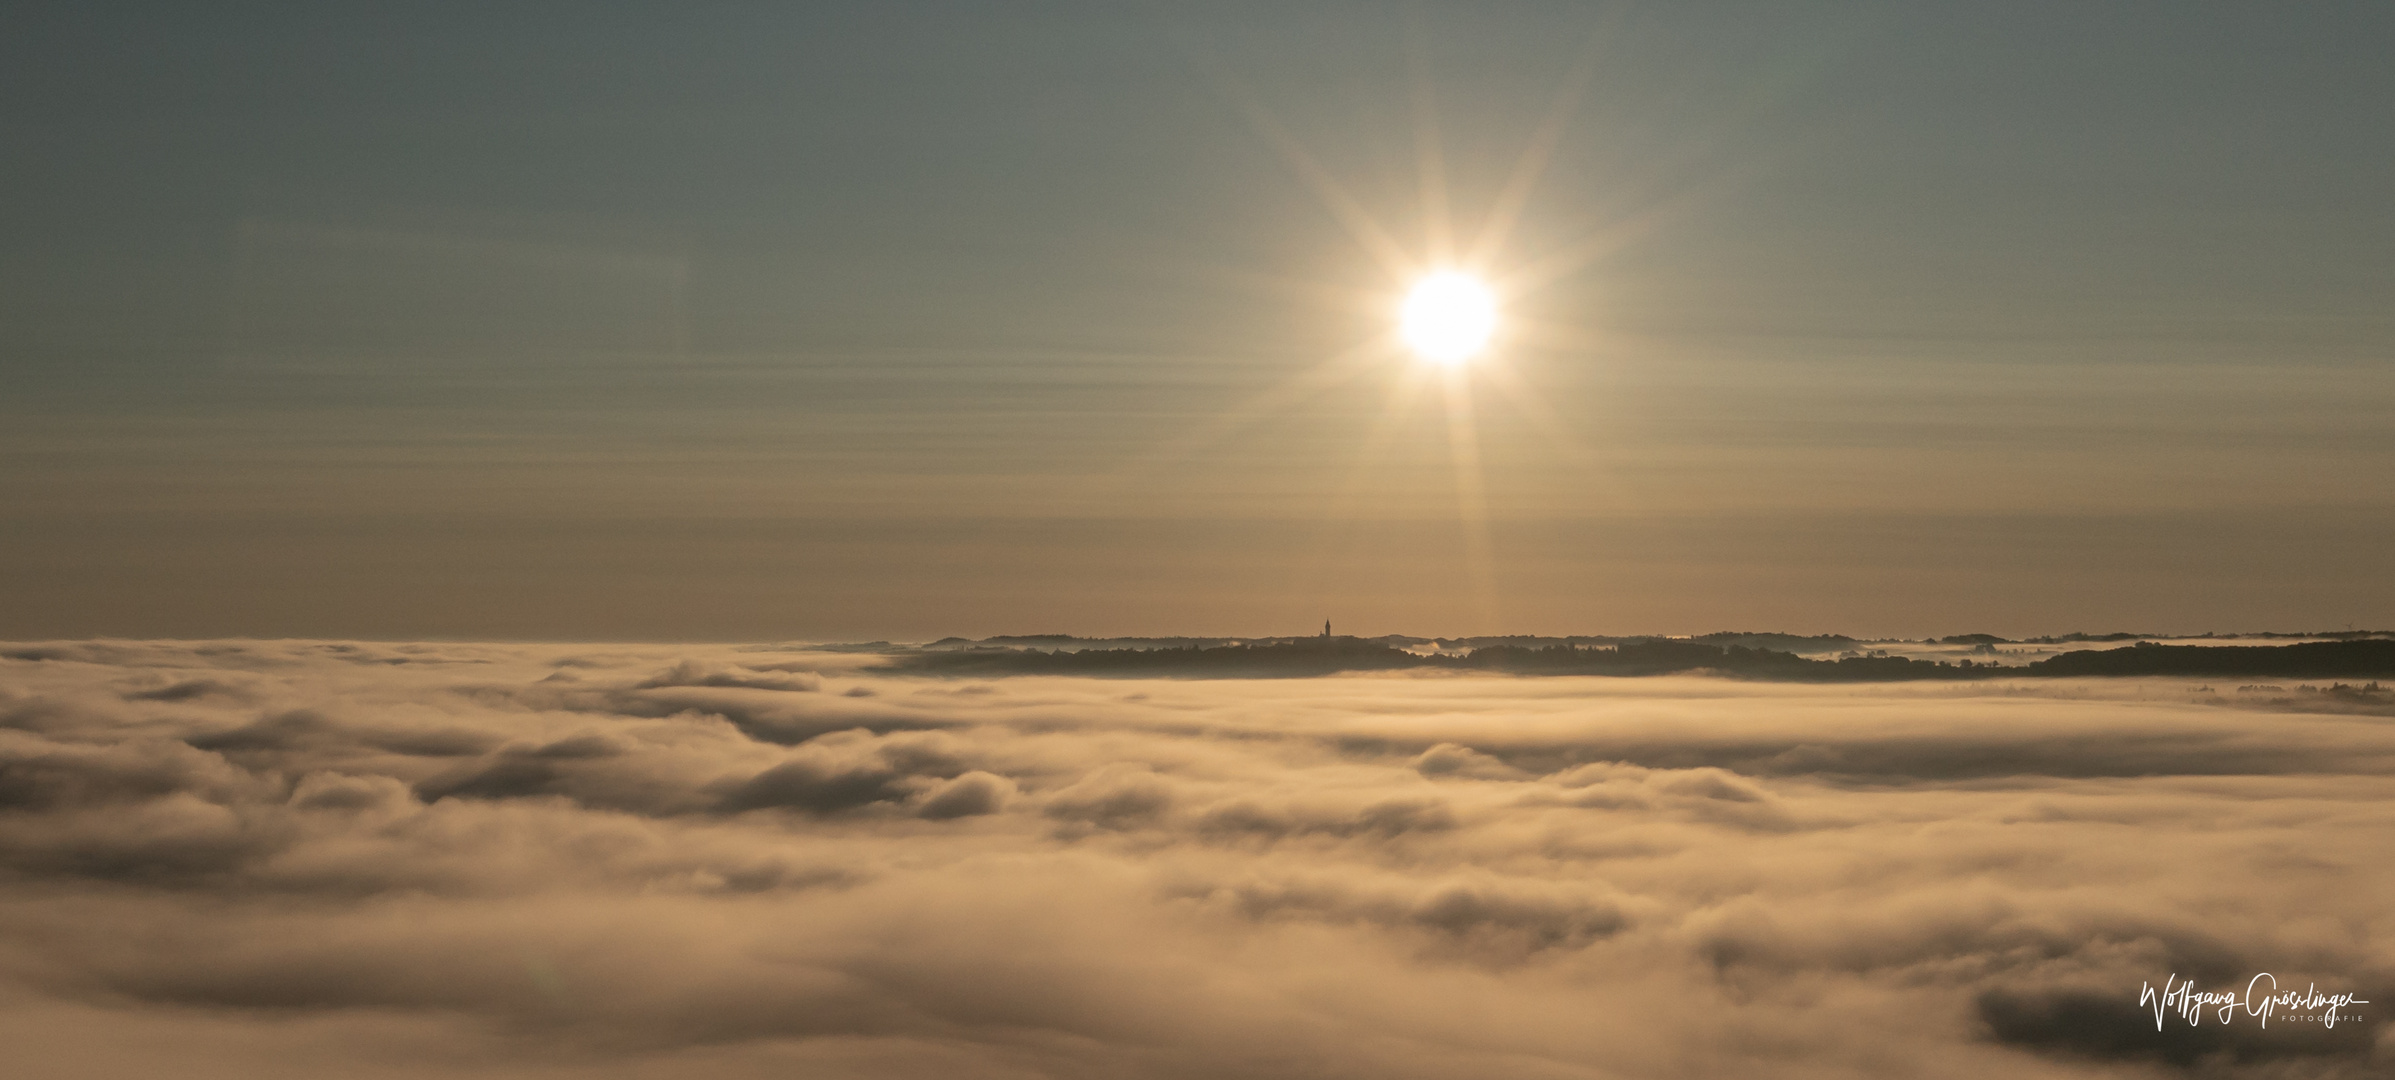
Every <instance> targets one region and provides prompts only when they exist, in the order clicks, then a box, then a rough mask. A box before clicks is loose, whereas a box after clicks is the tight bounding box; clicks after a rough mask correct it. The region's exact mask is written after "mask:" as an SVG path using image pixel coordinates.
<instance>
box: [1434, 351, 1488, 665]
mask: <svg viewBox="0 0 2395 1080" xmlns="http://www.w3.org/2000/svg"><path fill="white" fill-rule="evenodd" d="M1445 374H1446V379H1445V380H1444V382H1445V385H1444V387H1443V389H1445V391H1446V399H1447V455H1448V459H1449V461H1450V462H1451V463H1452V464H1453V466H1454V468H1455V502H1456V516H1457V518H1458V520H1459V523H1460V524H1461V525H1462V527H1463V533H1464V575H1465V579H1466V580H1467V581H1468V582H1469V583H1470V586H1471V589H1472V599H1473V604H1474V607H1475V609H1476V613H1477V614H1478V615H1479V617H1480V621H1481V625H1483V626H1485V627H1495V626H1498V625H1500V623H1499V621H1498V618H1497V615H1498V612H1497V580H1496V558H1495V554H1494V552H1493V550H1492V545H1491V543H1490V539H1489V508H1488V491H1487V487H1486V482H1485V479H1486V478H1485V477H1484V476H1483V474H1482V472H1481V468H1480V430H1479V425H1478V424H1477V423H1476V419H1475V417H1474V415H1473V411H1472V388H1471V382H1470V380H1468V379H1467V378H1465V377H1464V375H1463V374H1462V373H1461V372H1457V371H1452V370H1451V371H1448V372H1446V373H1445Z"/></svg>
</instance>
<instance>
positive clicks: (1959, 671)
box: [890, 635, 2395, 682]
mask: <svg viewBox="0 0 2395 1080" xmlns="http://www.w3.org/2000/svg"><path fill="white" fill-rule="evenodd" d="M1739 636H1744V635H1739ZM1405 668H1444V669H1451V670H1470V671H1497V672H1511V673H1516V674H1524V675H1614V676H1637V675H1669V674H1675V673H1681V672H1691V671H1708V672H1714V673H1717V674H1722V675H1731V676H1738V677H1743V678H1756V679H1773V680H1783V681H1800V682H1895V681H1904V680H1921V679H1947V680H1954V679H1986V678H1999V677H2015V678H2018V677H2032V678H2055V677H2067V676H2085V675H2097V676H2129V675H2188V676H2206V677H2223V678H2231V677H2243V676H2253V677H2266V678H2312V679H2335V678H2375V677H2379V676H2386V675H2395V641H2390V640H2385V639H2371V640H2358V641H2313V642H2304V643H2300V644H2295V645H2266V646H2230V645H2155V644H2153V643H2151V642H2140V643H2138V644H2137V645H2134V646H2130V647H2127V648H2117V649H2091V650H2082V651H2078V652H2069V653H2064V654H2062V655H2060V656H2055V657H2051V658H2048V659H2045V660H2039V661H2036V662H2033V663H2028V664H2021V665H2005V664H1996V663H1976V662H1973V661H1970V660H1960V661H1954V662H1947V661H1942V660H1916V659H1910V658H1907V657H1901V656H1847V657H1843V658H1841V659H1836V660H1815V659H1810V658H1807V657H1803V656H1799V655H1796V654H1795V653H1792V652H1783V651H1780V650H1776V649H1762V648H1748V647H1745V646H1742V645H1727V646H1724V645H1715V644H1711V643H1709V642H1706V641H1702V640H1684V639H1661V640H1646V641H1627V642H1624V643H1622V644H1619V645H1612V646H1580V645H1573V644H1561V645H1545V646H1537V647H1531V646H1523V645H1488V646H1483V647H1481V648H1477V649H1474V650H1472V651H1471V652H1470V653H1468V654H1464V655H1460V656H1458V655H1451V654H1431V655H1426V654H1423V653H1416V652H1409V651H1406V650H1404V649H1400V648H1395V647H1392V646H1389V645H1386V644H1382V643H1381V642H1379V641H1377V640H1364V639H1358V638H1300V639H1295V640H1284V641H1277V642H1271V643H1265V644H1233V645H1215V646H1198V645H1190V646H1184V647H1180V648H1162V649H1080V650H1064V649H1055V650H1041V649H1036V648H1034V649H1023V648H1010V647H1004V646H988V645H982V646H976V647H973V648H967V649H951V650H946V651H936V652H922V653H916V654H913V655H907V656H900V657H897V658H895V659H893V660H892V662H891V664H890V669H892V670H898V671H913V672H922V673H925V674H942V675H967V674H986V675H1121V676H1184V677H1196V678H1209V677H1210V678H1258V677H1265V678H1272V677H1280V678H1293V677H1304V676H1312V675H1330V674H1336V673H1339V672H1347V671H1389V670H1397V669H1405Z"/></svg>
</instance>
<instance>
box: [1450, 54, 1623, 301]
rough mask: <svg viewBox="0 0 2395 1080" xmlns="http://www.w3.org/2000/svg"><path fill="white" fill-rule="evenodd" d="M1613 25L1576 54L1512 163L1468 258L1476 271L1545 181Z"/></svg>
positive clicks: (1493, 255) (1501, 242) (1501, 244)
mask: <svg viewBox="0 0 2395 1080" xmlns="http://www.w3.org/2000/svg"><path fill="white" fill-rule="evenodd" d="M1615 18H1618V16H1615ZM1613 22H1614V18H1608V19H1606V20H1605V21H1604V22H1603V23H1601V24H1600V25H1599V26H1598V27H1597V29H1596V30H1595V31H1594V32H1592V33H1591V34H1590V35H1589V38H1588V43H1587V44H1586V45H1584V46H1583V47H1582V48H1581V50H1580V58H1579V60H1578V61H1577V62H1576V63H1574V64H1573V65H1572V67H1571V69H1570V70H1569V71H1567V72H1566V73H1565V75H1564V79H1563V84H1562V85H1561V86H1559V87H1557V88H1556V91H1555V96H1554V98H1553V99H1552V100H1551V101H1550V102H1549V103H1548V106H1547V114H1546V115H1545V116H1544V117H1542V118H1541V119H1540V121H1539V125H1538V128H1537V129H1536V131H1535V132H1534V133H1533V134H1532V135H1531V138H1530V145H1528V146H1526V147H1524V148H1523V150H1522V156H1521V157H1519V158H1517V159H1515V161H1514V169H1513V174H1512V175H1511V176H1509V177H1507V178H1506V181H1505V187H1504V188H1502V189H1500V190H1499V192H1498V194H1497V199H1496V202H1495V204H1494V205H1493V206H1492V207H1491V208H1490V210H1489V216H1488V219H1487V220H1486V222H1484V223H1483V224H1482V226H1481V230H1480V235H1479V237H1477V238H1476V239H1475V240H1474V242H1473V245H1472V252H1471V256H1470V257H1471V260H1472V262H1473V263H1474V264H1475V265H1480V266H1487V265H1489V264H1490V263H1492V262H1493V261H1494V260H1495V259H1496V257H1497V254H1498V253H1499V252H1500V251H1503V250H1504V249H1505V245H1506V242H1507V241H1508V240H1510V239H1512V236H1513V230H1514V227H1515V226H1516V225H1518V224H1520V222H1521V216H1522V210H1523V208H1524V207H1525V206H1527V205H1528V204H1529V201H1530V193H1531V191H1532V190H1534V189H1536V188H1537V187H1538V182H1539V180H1540V179H1541V178H1542V177H1544V176H1545V175H1546V172H1547V164H1548V162H1549V161H1550V160H1552V159H1553V157H1554V154H1555V147H1556V146H1557V145H1558V144H1559V143H1561V142H1562V141H1563V133H1564V129H1565V128H1566V127H1567V126H1568V125H1569V124H1570V123H1571V120H1572V115H1573V114H1574V113H1576V112H1578V111H1579V110H1580V102H1581V99H1582V98H1583V97H1584V96H1585V95H1586V94H1587V92H1588V85H1589V83H1590V82H1591V81H1592V80H1594V79H1595V78H1596V74H1597V60H1598V57H1599V54H1600V53H1601V52H1602V50H1603V48H1604V45H1605V44H1606V42H1607V41H1608V40H1610V38H1611V33H1612V30H1613Z"/></svg>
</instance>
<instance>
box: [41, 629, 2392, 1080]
mask: <svg viewBox="0 0 2395 1080" xmlns="http://www.w3.org/2000/svg"><path fill="white" fill-rule="evenodd" d="M873 659H874V658H872V657H861V656H843V655H831V654H821V653H808V652H804V651H803V650H797V649H766V648H745V649H743V648H732V647H721V646H709V647H689V648H683V647H628V646H588V647H576V646H532V645H504V646H497V645H494V646H475V645H397V646H395V645H366V644H343V643H320V642H223V643H179V644H146V643H122V642H84V643H55V644H42V645H14V646H0V1038H4V1039H6V1040H7V1043H8V1045H9V1046H10V1047H11V1051H10V1055H11V1058H12V1059H14V1060H16V1061H19V1062H22V1063H23V1064H24V1065H25V1066H26V1067H28V1069H29V1071H28V1072H26V1073H23V1075H37V1076H44V1077H50V1076H56V1077H83V1076H90V1077H100V1076H122V1075H134V1074H151V1073H164V1072H169V1071H171V1072H173V1073H174V1074H176V1075H184V1076H200V1077H207V1076H241V1077H280V1076H293V1077H298V1076H320V1075H332V1074H340V1075H350V1076H365V1077H385V1076H388V1077H412V1076H569V1075H570V1076H626V1077H648V1076H682V1075H692V1074H694V1073H701V1074H704V1075H716V1076H746V1075H758V1076H763V1075H773V1076H789V1075H807V1076H857V1077H907V1076H941V1077H949V1076H993V1077H1013V1076H1023V1077H1030V1076H1054V1077H1114V1076H1156V1077H1216V1076H1226V1075H1238V1076H1257V1077H1301V1076H1302V1077H1347V1076H1354V1077H1423V1078H1431V1077H1485V1076H1493V1075H1505V1076H1525V1077H1616V1076H1620V1077H1682V1076H1685V1077H1709V1076H1725V1075H1754V1076H1798V1077H1876V1076H1887V1077H1911V1076H1926V1075H1935V1076H1949V1077H1971V1076H1987V1077H1997V1076H2003V1077H2024V1076H2026V1077H2041V1076H2043V1077H2082V1076H2099V1075H2101V1076H2118V1075H2158V1076H2160V1075H2198V1076H2251V1077H2272V1078H2289V1077H2315V1078H2329V1077H2339V1078H2342V1077H2363V1076H2377V1075H2384V1074H2385V1072H2386V1070H2388V1069H2389V1068H2390V1067H2391V1066H2395V1036H2391V1035H2390V1029H2389V1028H2388V1027H2387V1026H2386V1025H2385V1024H2384V1023H2383V1022H2382V1021H2381V1019H2380V1016H2381V1014H2382V1012H2383V1010H2384V1009H2385V1006H2384V1005H2373V1006H2369V1007H2364V1008H2362V1009H2361V1010H2360V1015H2359V1018H2358V1019H2355V1020H2351V1021H2348V1022H2346V1023H2343V1024H2339V1025H2338V1026H2336V1027H2335V1028H2333V1029H2329V1028H2324V1027H2323V1026H2321V1025H2319V1024H2316V1023H2303V1022H2296V1021H2290V1020H2280V1021H2274V1022H2273V1023H2272V1024H2271V1025H2270V1026H2269V1027H2268V1028H2263V1027H2261V1026H2260V1025H2258V1024H2256V1023H2254V1022H2253V1021H2252V1020H2250V1019H2240V1020H2239V1021H2238V1022H2236V1023H2234V1024H2231V1025H2228V1026H2222V1025H2220V1024H2218V1023H2217V1022H2213V1021H2211V1020H2209V1019H2208V1020H2207V1022H2206V1023H2205V1024H2204V1025H2203V1026H2201V1027H2194V1028H2190V1027H2187V1026H2185V1025H2183V1024H2180V1023H2179V1022H2178V1021H2177V1020H2176V1019H2175V1018H2173V1019H2172V1021H2171V1023H2170V1025H2169V1026H2167V1027H2166V1029H2165V1030H2164V1031H2163V1032H2161V1033H2156V1032H2155V1030H2154V1026H2153V1020H2152V1017H2151V1015H2150V1012H2149V1011H2144V1010H2141V1009H2140V1008H2139V1006H2138V991H2139V988H2140V985H2141V984H2142V983H2145V982H2152V983H2156V984H2160V983H2161V982H2162V981H2163V980H2164V979H2165V978H2166V977H2167V976H2170V975H2172V974H2174V973H2175V974H2176V975H2178V976H2180V977H2182V978H2187V977H2193V978H2195V979H2197V980H2199V982H2200V983H2201V984H2203V986H2204V987H2205V988H2206V989H2208V990H2223V991H2225V990H2233V989H2239V988H2242V986H2243V984H2244V983H2245V981H2246V979H2247V978H2248V977H2250V976H2251V975H2253V974H2254V973H2256V972H2261V971H2268V972H2271V973H2273V974H2274V975H2275V976H2276V977H2277V979H2278V980H2279V982H2280V983H2281V984H2283V985H2284V984H2293V985H2294V986H2296V987H2300V986H2303V985H2305V984H2306V983H2316V984H2318V985H2319V986H2320V987H2321V988H2322V989H2323V990H2334V991H2339V992H2354V993H2358V994H2360V996H2362V997H2364V998H2369V999H2372V1000H2373V1001H2374V1002H2383V1001H2387V1000H2390V999H2395V916H2391V915H2389V914H2388V912H2389V910H2390V909H2389V908H2388V906H2387V904H2386V903H2385V897H2387V896H2389V895H2395V888H2391V886H2395V799H2391V797H2395V717H2390V716H2389V715H2388V712H2389V710H2388V709H2387V708H2386V707H2385V706H2383V705H2379V704H2376V703H2375V702H2373V701H2371V700H2344V699H2335V698H2329V697H2325V696H2312V697H2300V698H2287V697H2263V696H2260V695H2233V694H2232V695H2221V694H2207V693H2199V692H2197V690H2196V688H2195V687H2194V686H2193V685H2192V684H2188V683H2184V682H2170V681H2120V682H2092V681H2074V680H2042V681H2040V682H2038V683H2036V684H2027V683H2023V684H2005V683H1982V684H1972V685H1966V686H1954V685H1899V686H1870V687H1854V686H1834V687H1818V686H1788V685H1763V684H1747V683H1738V682H1730V681H1722V680H1707V679H1694V678H1689V679H1593V678H1551V679H1535V678H1534V679H1518V678H1504V677H1490V676H1444V675H1427V676H1426V675H1405V674H1391V675H1381V676H1365V677H1351V678H1328V679H1314V680H1270V681H1252V682H1251V681H1212V682H1200V681H1181V682H1176V681H1137V680H1101V679H1071V678H1015V679H1005V680H997V681H988V682H964V681H954V680H933V679H907V678H895V677H888V676H881V675H874V674H869V673H867V672H865V671H863V670H862V669H863V668H864V667H865V666H866V665H869V664H871V663H872V662H873Z"/></svg>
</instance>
